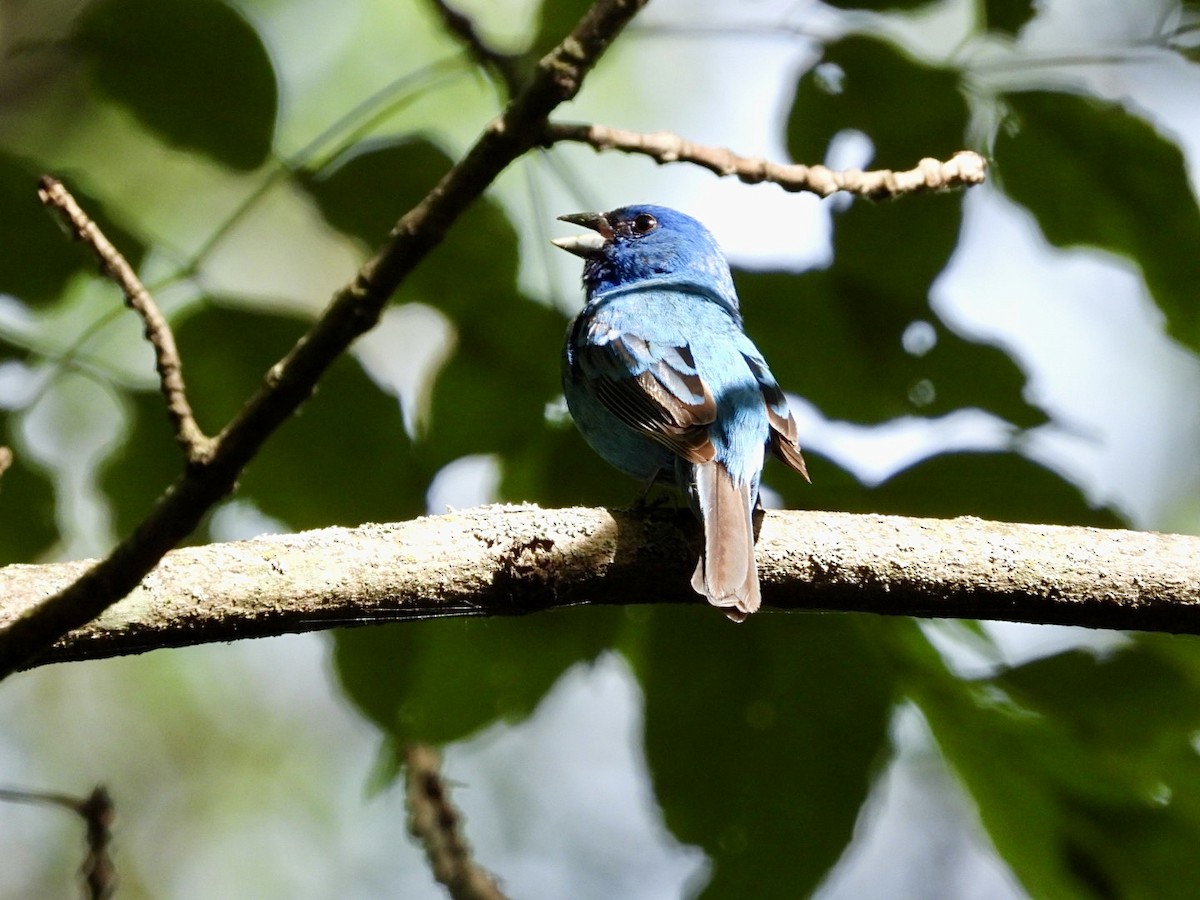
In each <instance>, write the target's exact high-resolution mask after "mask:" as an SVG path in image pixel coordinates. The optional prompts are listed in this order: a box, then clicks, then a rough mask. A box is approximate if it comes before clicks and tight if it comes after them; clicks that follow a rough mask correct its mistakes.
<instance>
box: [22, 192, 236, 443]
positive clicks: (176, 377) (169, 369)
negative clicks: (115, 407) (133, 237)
mask: <svg viewBox="0 0 1200 900" xmlns="http://www.w3.org/2000/svg"><path fill="white" fill-rule="evenodd" d="M38 197H39V198H40V199H41V201H42V203H43V204H44V205H45V206H47V207H49V208H50V209H52V210H54V211H55V212H56V213H58V215H59V217H60V218H61V219H62V220H63V222H64V224H65V225H66V226H67V228H68V229H70V231H71V233H72V234H73V235H74V236H75V237H76V238H77V239H78V240H80V241H83V242H84V243H85V244H87V245H88V246H89V247H90V248H91V249H92V252H93V253H95V254H96V258H97V259H98V260H99V261H100V267H101V269H103V271H104V274H105V275H107V276H108V277H109V278H110V279H111V280H112V281H113V282H114V283H115V284H116V285H117V287H119V288H120V289H121V291H122V293H124V294H125V303H126V305H127V306H128V307H129V308H130V309H132V310H133V311H134V312H136V313H137V314H138V316H140V317H141V319H142V323H143V325H144V326H145V333H146V339H147V340H148V341H150V345H151V346H152V347H153V348H154V364H155V368H157V369H158V380H159V386H160V388H161V390H162V395H163V399H164V400H165V401H166V404H167V416H168V417H169V418H170V420H171V424H172V426H173V427H174V429H175V440H176V441H178V442H179V446H180V447H182V448H183V452H184V453H185V454H186V455H187V460H188V462H189V463H191V464H193V465H196V464H200V463H203V462H204V461H205V459H206V458H207V456H208V454H209V452H210V451H211V448H212V440H211V438H208V437H207V436H205V434H204V432H203V431H201V430H200V426H199V424H198V423H197V422H196V417H195V414H194V413H193V412H192V407H191V404H190V403H188V399H187V392H186V390H185V388H184V384H183V366H182V363H181V362H180V359H179V350H178V348H177V347H176V346H175V335H174V334H173V333H172V332H171V326H170V325H169V324H167V320H166V317H165V316H163V314H162V311H161V310H159V308H158V304H157V303H155V302H154V298H153V297H152V296H151V295H150V292H149V291H148V290H146V286H145V285H143V284H142V282H141V279H139V278H138V277H137V274H136V273H135V272H134V271H133V267H132V266H130V265H129V263H128V262H127V261H126V259H125V257H124V256H122V255H121V253H120V251H119V250H117V248H116V247H114V246H113V244H112V242H111V241H109V239H108V238H107V237H105V236H104V232H102V231H101V230H100V226H99V225H97V224H96V223H95V222H93V221H92V220H91V219H90V218H89V217H88V215H87V214H86V213H85V212H84V211H83V210H82V209H81V208H80V206H79V204H78V203H77V202H76V200H75V198H74V197H72V196H71V193H70V191H68V190H67V189H66V187H65V186H64V185H63V183H62V182H61V181H58V180H57V179H55V178H51V177H50V176H49V175H43V176H42V177H41V180H40V181H39V184H38Z"/></svg>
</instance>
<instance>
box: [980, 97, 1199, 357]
mask: <svg viewBox="0 0 1200 900" xmlns="http://www.w3.org/2000/svg"><path fill="white" fill-rule="evenodd" d="M1004 100H1005V103H1006V104H1007V105H1008V107H1009V108H1010V109H1011V111H1012V115H1013V120H1012V122H1011V127H1010V128H1007V129H1004V130H1002V131H1001V132H1000V135H999V136H998V138H997V140H996V149H995V153H996V159H997V162H998V165H997V171H998V174H999V177H1000V179H1001V183H1002V185H1003V187H1004V190H1005V191H1006V192H1007V193H1008V194H1009V196H1011V197H1012V198H1013V199H1014V200H1016V201H1018V202H1019V203H1022V204H1024V205H1025V206H1027V207H1029V209H1030V210H1031V211H1032V212H1033V213H1034V214H1035V215H1036V216H1037V218H1038V224H1039V225H1040V226H1041V227H1042V230H1043V231H1044V232H1045V234H1046V237H1047V238H1049V239H1050V240H1051V241H1053V242H1054V243H1055V244H1058V245H1059V246H1071V245H1076V244H1088V245H1091V246H1095V247H1104V248H1105V249H1108V250H1112V251H1113V252H1114V253H1120V254H1122V255H1124V256H1127V257H1129V259H1130V260H1134V261H1136V262H1137V264H1138V265H1139V266H1140V267H1141V270H1142V274H1143V276H1144V277H1145V279H1146V284H1147V286H1148V287H1149V288H1150V292H1151V293H1152V294H1153V295H1154V299H1155V300H1156V301H1157V302H1158V304H1159V306H1160V307H1162V310H1163V312H1164V313H1165V314H1166V316H1167V321H1168V323H1169V324H1170V329H1171V333H1172V334H1173V335H1174V336H1175V337H1176V338H1177V339H1178V340H1180V341H1181V342H1183V343H1184V344H1186V345H1187V346H1188V347H1191V348H1192V349H1193V350H1200V303H1197V302H1196V297H1197V291H1196V285H1198V284H1200V253H1197V252H1196V248H1197V247H1200V205H1197V201H1196V195H1195V194H1194V193H1193V192H1192V189H1191V184H1190V181H1189V179H1188V173H1187V166H1186V164H1185V162H1184V158H1183V153H1182V151H1181V150H1180V149H1179V147H1178V146H1177V145H1176V144H1175V143H1174V142H1172V141H1171V140H1169V139H1168V138H1166V137H1164V136H1162V135H1161V134H1159V133H1158V132H1157V131H1156V130H1155V128H1154V127H1153V126H1152V125H1151V124H1150V123H1148V122H1146V121H1145V120H1143V119H1140V118H1138V117H1137V116H1135V115H1133V114H1132V113H1131V112H1129V111H1128V110H1125V109H1123V108H1122V107H1121V106H1120V105H1119V104H1115V103H1104V102H1101V101H1099V100H1096V99H1095V98H1091V97H1081V96H1078V95H1075V94H1070V93H1061V92H1056V93H1050V92H1048V91H1029V92H1024V93H1019V94H1007V95H1005V98H1004ZM1101 148H1102V150H1101ZM1050 159H1053V160H1055V162H1056V165H1053V166H1049V165H1047V164H1046V161H1047V160H1050ZM1079 197H1087V198H1088V202H1087V203H1086V204H1081V203H1079V202H1077V198H1079ZM1164 235H1168V236H1169V240H1164V239H1163V238H1164Z"/></svg>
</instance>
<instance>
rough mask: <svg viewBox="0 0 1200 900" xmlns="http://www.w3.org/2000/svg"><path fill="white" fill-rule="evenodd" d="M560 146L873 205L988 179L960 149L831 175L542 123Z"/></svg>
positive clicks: (643, 135) (647, 137)
mask: <svg viewBox="0 0 1200 900" xmlns="http://www.w3.org/2000/svg"><path fill="white" fill-rule="evenodd" d="M564 141H571V142H576V143H581V144H588V145H589V146H591V147H593V148H595V149H596V150H597V151H604V150H619V151H621V152H622V153H638V154H641V155H643V156H648V157H650V158H651V159H653V160H654V161H655V162H657V163H659V164H664V163H675V162H686V163H692V164H693V165H697V166H702V167H703V168H705V169H708V170H709V171H710V172H713V173H715V174H717V175H719V176H722V177H724V176H728V175H733V176H736V177H737V178H739V179H740V180H742V181H744V182H746V183H747V184H758V183H759V182H763V181H767V182H770V183H772V184H777V185H779V186H780V187H781V188H783V189H784V190H785V191H810V192H812V193H814V194H820V195H821V196H822V197H828V196H829V195H830V194H834V193H837V192H838V191H846V192H847V193H851V194H858V195H860V196H863V197H870V198H872V199H876V200H878V199H883V198H887V197H898V196H900V195H902V194H916V193H922V192H925V191H945V190H951V189H954V188H962V187H971V186H972V185H976V184H982V183H983V181H984V179H985V177H986V174H987V162H986V161H985V160H984V158H983V157H982V156H980V155H979V154H978V153H975V152H974V151H971V150H960V151H959V152H958V153H955V154H954V156H952V157H950V159H948V160H946V161H944V162H943V161H940V160H936V159H923V160H921V161H920V162H919V163H917V165H916V167H915V168H913V169H909V170H907V171H903V172H893V171H891V170H889V169H877V170H875V171H863V170H861V169H846V170H845V171H836V170H834V169H830V168H827V167H825V166H820V165H817V166H805V165H783V164H780V163H773V162H770V161H769V160H766V159H762V158H755V157H748V156H739V155H738V154H736V153H734V152H733V151H732V150H727V149H726V148H724V147H711V146H707V145H705V144H695V143H692V142H691V141H689V140H685V139H684V138H681V137H679V136H678V135H676V134H672V133H671V132H668V131H655V132H640V131H626V130H624V129H621V128H609V127H608V126H606V125H588V124H572V123H564V122H551V123H549V124H547V126H546V133H545V138H544V143H545V144H546V145H547V146H549V145H551V144H556V143H560V142H564Z"/></svg>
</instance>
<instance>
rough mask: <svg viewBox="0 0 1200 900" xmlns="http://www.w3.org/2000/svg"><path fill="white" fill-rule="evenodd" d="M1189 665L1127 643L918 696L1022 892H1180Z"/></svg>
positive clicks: (1188, 880) (1192, 725) (1191, 758)
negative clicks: (1106, 652)
mask: <svg viewBox="0 0 1200 900" xmlns="http://www.w3.org/2000/svg"><path fill="white" fill-rule="evenodd" d="M1190 643H1191V646H1190V648H1189V649H1190V651H1191V655H1192V656H1193V657H1194V656H1195V651H1196V649H1197V648H1196V645H1195V642H1194V641H1192V642H1190ZM1195 671H1196V670H1195V668H1194V667H1184V666H1181V665H1180V664H1179V663H1178V661H1177V660H1174V659H1171V658H1169V657H1167V656H1164V655H1161V654H1159V653H1157V652H1155V650H1154V642H1147V641H1138V642H1137V643H1135V644H1133V645H1131V646H1130V647H1128V648H1127V649H1125V650H1122V651H1119V652H1117V653H1114V654H1111V655H1109V656H1107V657H1104V658H1097V657H1096V656H1094V655H1092V654H1090V653H1087V652H1084V651H1074V652H1069V653H1064V654H1060V655H1058V656H1053V657H1049V658H1046V659H1041V660H1038V661H1036V662H1032V663H1029V664H1027V665H1024V666H1021V667H1019V668H1016V669H1014V670H1012V671H1009V672H1004V673H1001V674H1000V675H998V676H996V677H995V678H992V679H986V680H984V681H981V682H978V683H975V684H972V685H970V686H968V687H967V689H965V690H961V689H959V690H954V689H951V688H950V687H948V682H944V681H943V682H941V684H940V685H936V684H934V683H933V682H925V683H924V684H922V685H920V686H919V687H918V688H917V690H916V695H917V699H918V702H919V704H920V706H921V709H922V710H923V711H924V712H925V714H926V716H927V718H928V720H929V723H930V726H931V727H932V729H933V732H934V735H935V736H936V738H937V740H938V743H939V745H940V746H941V748H942V751H943V752H944V753H945V755H946V757H947V759H948V760H949V761H950V763H951V764H952V765H953V767H954V769H955V770H956V771H957V773H958V774H959V776H960V777H961V778H962V779H963V781H964V783H965V784H966V786H967V787H968V789H969V790H970V791H971V794H972V796H973V797H974V798H975V800H976V802H977V803H978V805H979V811H980V815H981V817H982V819H983V822H984V825H985V826H986V827H987V829H988V831H989V833H990V834H991V836H992V839H993V840H994V841H995V844H996V847H997V849H999V850H1000V852H1001V853H1002V854H1003V856H1004V858H1005V860H1006V861H1007V862H1008V864H1009V865H1010V866H1011V867H1012V869H1013V871H1014V872H1015V873H1016V875H1017V876H1018V877H1019V878H1020V879H1021V881H1022V882H1023V883H1024V885H1025V888H1026V889H1027V890H1028V891H1029V893H1030V894H1031V895H1033V896H1036V897H1079V898H1085V897H1131V898H1174V897H1178V898H1181V900H1182V898H1185V897H1190V896H1192V895H1193V894H1194V891H1195V884H1196V883H1197V879H1200V857H1197V856H1196V854H1195V852H1194V847H1195V845H1196V842H1197V840H1200V755H1197V753H1196V750H1195V744H1194V736H1195V734H1196V733H1197V731H1198V730H1200V683H1198V682H1197V680H1196V679H1195V677H1194V676H1195Z"/></svg>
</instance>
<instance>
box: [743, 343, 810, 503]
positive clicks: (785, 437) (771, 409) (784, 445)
mask: <svg viewBox="0 0 1200 900" xmlns="http://www.w3.org/2000/svg"><path fill="white" fill-rule="evenodd" d="M747 343H748V342H747ZM751 348H752V349H753V345H751ZM742 358H743V359H745V360H746V364H747V365H748V366H749V367H750V371H751V372H753V373H754V379H755V380H756V381H757V382H758V386H759V388H760V389H761V390H762V395H763V401H764V402H765V403H766V406H767V418H768V420H769V421H770V423H771V432H770V437H769V441H770V444H771V451H772V452H773V453H774V454H775V455H776V456H778V457H779V458H780V459H781V460H783V462H784V463H785V464H786V465H787V466H788V467H790V468H792V469H795V470H796V471H797V472H799V473H800V474H801V475H803V476H804V480H805V481H811V480H812V479H810V478H809V477H808V466H807V465H805V463H804V457H803V456H802V455H801V454H800V439H799V434H798V430H797V428H796V420H795V419H793V418H792V411H791V410H790V409H788V404H787V397H785V396H784V394H783V389H782V388H780V387H779V383H778V382H777V381H776V380H775V376H774V375H772V374H771V370H770V369H768V368H767V362H766V360H764V359H763V358H762V355H761V354H759V353H758V351H757V350H753V352H747V351H746V350H743V351H742Z"/></svg>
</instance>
